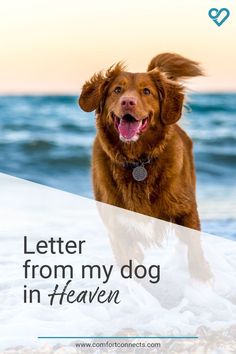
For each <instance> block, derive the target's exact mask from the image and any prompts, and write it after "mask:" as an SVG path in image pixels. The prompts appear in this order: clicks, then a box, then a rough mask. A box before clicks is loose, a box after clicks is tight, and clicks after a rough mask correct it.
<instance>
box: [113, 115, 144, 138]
mask: <svg viewBox="0 0 236 354" xmlns="http://www.w3.org/2000/svg"><path fill="white" fill-rule="evenodd" d="M140 124H141V122H138V121H132V122H129V121H127V120H125V119H121V120H120V124H119V126H118V130H119V133H120V134H121V135H122V136H123V137H124V138H126V139H132V138H133V136H134V135H135V134H136V133H138V131H139V126H140Z"/></svg>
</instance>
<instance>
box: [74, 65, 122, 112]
mask: <svg viewBox="0 0 236 354" xmlns="http://www.w3.org/2000/svg"><path fill="white" fill-rule="evenodd" d="M123 69H124V66H123V64H122V63H118V64H116V65H112V66H111V67H110V68H109V69H108V70H107V71H106V72H105V74H103V73H102V72H99V73H97V74H94V75H93V76H92V77H91V79H90V80H89V81H86V82H85V84H84V85H83V87H82V92H81V95H80V97H79V105H80V107H81V108H82V109H83V110H84V111H85V112H92V111H94V110H96V111H97V112H98V113H101V111H102V107H103V104H104V100H105V96H106V93H107V89H108V87H109V84H110V83H111V81H112V80H113V79H114V78H115V76H117V75H118V74H119V73H120V72H121V71H122V70H123Z"/></svg>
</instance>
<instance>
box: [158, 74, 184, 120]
mask: <svg viewBox="0 0 236 354" xmlns="http://www.w3.org/2000/svg"><path fill="white" fill-rule="evenodd" d="M183 102H184V93H183V87H182V86H181V85H179V84H177V83H176V82H172V81H170V80H165V81H164V83H163V90H162V95H161V96H160V108H161V111H160V118H161V121H162V123H164V124H167V125H168V124H174V123H176V122H177V121H178V120H179V119H180V117H181V114H182V108H183Z"/></svg>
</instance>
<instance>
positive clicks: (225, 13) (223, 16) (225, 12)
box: [208, 7, 230, 27]
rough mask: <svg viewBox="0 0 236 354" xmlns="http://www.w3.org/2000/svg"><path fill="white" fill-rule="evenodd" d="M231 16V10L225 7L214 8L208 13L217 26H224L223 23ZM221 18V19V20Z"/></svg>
mask: <svg viewBox="0 0 236 354" xmlns="http://www.w3.org/2000/svg"><path fill="white" fill-rule="evenodd" d="M229 15H230V11H229V9H226V8H225V7H224V8H222V9H219V10H218V9H216V8H214V7H213V8H212V9H210V10H209V12H208V16H209V17H210V18H211V19H212V20H213V21H214V22H215V23H216V24H217V26H219V27H220V26H221V25H223V23H224V22H225V21H226V20H227V18H228V17H229ZM219 17H220V18H219Z"/></svg>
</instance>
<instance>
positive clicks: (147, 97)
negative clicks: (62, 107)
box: [79, 53, 201, 143]
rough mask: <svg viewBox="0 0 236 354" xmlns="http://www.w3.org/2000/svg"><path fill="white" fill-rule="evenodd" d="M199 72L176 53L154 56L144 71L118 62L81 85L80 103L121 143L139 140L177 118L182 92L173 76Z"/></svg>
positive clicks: (99, 127)
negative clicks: (132, 68)
mask: <svg viewBox="0 0 236 354" xmlns="http://www.w3.org/2000/svg"><path fill="white" fill-rule="evenodd" d="M166 69H167V70H166ZM191 70H192V72H191ZM194 70H195V71H194ZM200 74H201V71H200V69H199V68H198V67H197V63H195V62H192V61H190V60H188V59H185V58H183V57H181V56H179V55H177V54H169V53H165V54H161V55H159V56H157V57H155V58H153V60H152V61H151V62H150V64H149V67H148V71H147V72H146V73H130V72H127V71H125V68H124V67H123V65H122V64H121V63H118V64H117V65H115V66H112V67H111V68H110V69H108V70H107V71H106V73H105V74H102V73H98V74H95V75H94V76H93V77H92V78H91V79H90V80H89V81H87V82H86V83H85V84H84V86H83V89H82V93H81V95H80V98H79V104H80V107H81V108H82V109H83V110H84V111H86V112H91V111H93V110H96V114H97V120H98V121H97V126H98V129H102V130H103V131H106V132H109V133H110V134H112V135H115V134H116V136H117V137H118V138H119V139H120V140H121V141H122V142H124V143H130V142H138V141H141V140H144V139H145V137H146V138H148V137H149V139H150V138H151V137H154V135H155V134H157V132H158V131H159V130H160V129H161V128H162V127H163V126H166V125H171V124H174V123H176V122H177V121H178V120H179V119H180V117H181V112H182V107H183V101H184V93H183V87H182V86H181V85H180V84H179V83H178V82H177V81H176V79H177V78H179V77H188V76H196V75H200Z"/></svg>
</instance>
